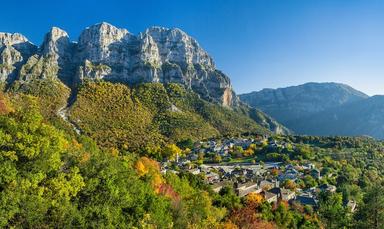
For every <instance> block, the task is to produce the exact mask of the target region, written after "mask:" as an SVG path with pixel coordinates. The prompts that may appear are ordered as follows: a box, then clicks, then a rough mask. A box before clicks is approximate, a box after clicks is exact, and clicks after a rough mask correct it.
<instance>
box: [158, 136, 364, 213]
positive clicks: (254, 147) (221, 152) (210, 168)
mask: <svg viewBox="0 0 384 229" xmlns="http://www.w3.org/2000/svg"><path fill="white" fill-rule="evenodd" d="M295 148H296V145H295V144H294V143H292V142H287V141H284V140H282V141H278V140H276V139H275V138H272V137H269V136H257V137H256V138H228V139H221V140H213V139H212V140H207V141H200V142H197V143H195V144H194V146H193V148H192V149H191V151H190V153H189V154H187V155H185V156H180V157H177V159H176V160H175V161H174V162H173V163H172V166H169V165H170V163H169V162H168V163H162V172H163V173H165V172H167V171H168V172H174V173H178V172H179V171H184V172H189V173H192V174H194V175H200V176H202V177H203V178H204V180H205V182H206V183H207V184H209V185H210V186H211V188H212V190H213V191H214V192H217V193H219V192H220V190H222V189H223V188H224V187H233V189H234V191H235V193H236V194H237V195H238V196H239V197H245V196H247V195H249V194H250V193H256V194H260V195H262V196H263V198H264V200H265V201H267V202H269V203H271V204H277V203H278V202H280V201H286V202H288V203H289V204H301V205H303V206H308V207H311V208H312V209H316V208H317V207H318V203H319V195H320V193H328V194H330V193H334V192H336V190H337V187H336V186H335V185H332V184H328V183H327V182H326V181H325V180H329V179H327V178H332V176H334V174H332V173H325V174H323V173H322V172H321V170H320V168H318V167H317V166H316V165H315V164H314V163H312V162H311V161H310V160H300V161H297V160H295V161H294V162H293V163H291V162H292V161H288V160H287V158H286V157H287V155H286V154H284V153H283V154H282V155H280V154H279V153H278V152H280V153H281V152H289V151H290V150H291V151H294V150H295ZM255 152H259V153H258V154H259V155H258V156H255ZM263 152H264V153H263ZM265 152H267V153H265ZM256 154H257V153H256ZM271 155H272V156H271ZM345 205H346V206H348V207H349V208H350V210H351V211H352V212H354V211H355V210H356V207H357V205H356V202H355V201H353V200H349V201H347V202H346V203H345Z"/></svg>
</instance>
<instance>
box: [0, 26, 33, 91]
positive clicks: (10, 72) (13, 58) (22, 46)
mask: <svg viewBox="0 0 384 229" xmlns="http://www.w3.org/2000/svg"><path fill="white" fill-rule="evenodd" d="M36 51H37V47H36V46H35V45H33V44H32V43H30V42H29V41H28V40H27V38H26V37H24V36H23V35H21V34H18V33H13V34H12V33H0V83H1V84H2V85H4V84H10V83H12V82H13V81H14V80H15V79H16V78H17V74H18V71H19V70H20V68H21V66H22V65H23V64H24V63H25V62H26V60H27V59H28V58H29V57H30V56H31V55H33V54H34V53H35V52H36Z"/></svg>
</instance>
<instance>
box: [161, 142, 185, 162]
mask: <svg viewBox="0 0 384 229" xmlns="http://www.w3.org/2000/svg"><path fill="white" fill-rule="evenodd" d="M182 152H183V151H182V150H181V149H180V148H179V147H177V145H175V144H168V145H166V146H165V147H164V148H163V156H164V157H166V158H168V159H169V160H176V157H177V155H179V156H180V155H181V154H182Z"/></svg>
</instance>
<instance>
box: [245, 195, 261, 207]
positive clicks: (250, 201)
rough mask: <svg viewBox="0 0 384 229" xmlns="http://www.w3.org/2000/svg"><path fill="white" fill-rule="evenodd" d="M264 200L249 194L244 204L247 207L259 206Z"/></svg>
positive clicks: (259, 196)
mask: <svg viewBox="0 0 384 229" xmlns="http://www.w3.org/2000/svg"><path fill="white" fill-rule="evenodd" d="M263 200H264V198H263V196H262V195H260V194H258V193H254V192H252V193H249V194H248V195H247V197H246V203H247V205H249V206H259V205H260V204H261V203H262V202H263Z"/></svg>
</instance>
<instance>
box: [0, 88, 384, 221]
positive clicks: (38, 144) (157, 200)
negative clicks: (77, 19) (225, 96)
mask: <svg viewBox="0 0 384 229" xmlns="http://www.w3.org/2000/svg"><path fill="white" fill-rule="evenodd" d="M52 85H54V86H55V84H47V85H45V84H44V83H41V82H37V83H36V84H31V85H30V86H29V87H26V86H23V85H20V87H19V88H17V90H18V91H22V92H23V93H15V92H12V90H11V91H10V93H6V94H1V97H0V114H1V115H0V170H1V172H0V227H5V228H322V227H325V228H382V227H383V225H384V210H383V209H384V186H383V183H382V180H383V179H382V177H383V175H384V174H383V173H384V170H383V166H384V154H383V150H384V145H383V143H382V142H380V141H376V140H373V139H370V138H351V137H311V136H273V138H275V139H284V140H285V141H287V142H290V143H292V144H293V143H294V144H297V145H298V147H297V148H296V149H295V150H293V149H290V148H289V147H288V148H286V149H284V150H275V151H268V150H266V149H265V148H254V149H252V150H253V151H252V153H251V154H252V155H254V157H255V159H256V160H261V159H265V158H267V159H268V160H273V159H274V158H278V160H285V161H288V162H290V163H295V162H297V161H301V160H309V161H313V162H314V163H317V164H320V165H321V167H322V168H323V170H324V171H322V172H323V173H324V174H336V175H335V176H329V179H326V180H325V181H324V182H326V183H329V184H333V185H336V186H337V192H336V193H333V194H323V195H322V197H321V199H320V203H319V207H318V209H313V208H311V207H308V206H302V205H290V204H288V203H286V202H284V201H281V202H279V203H277V204H276V205H272V204H270V203H268V202H266V201H265V200H264V199H263V197H262V196H260V195H259V194H251V195H248V196H246V197H238V196H237V195H236V194H235V192H234V190H233V188H232V187H225V188H224V189H222V190H221V191H220V192H219V193H216V192H213V191H212V188H211V187H210V186H209V185H207V184H206V182H205V181H204V179H205V177H204V174H199V175H193V174H191V173H187V172H182V171H180V172H179V173H177V174H176V173H166V174H163V173H161V170H160V165H159V163H158V161H163V160H164V159H168V160H174V159H175V157H176V156H177V155H182V154H188V152H189V150H190V149H188V148H187V147H184V146H183V144H182V143H183V142H186V139H189V141H191V142H193V141H196V140H198V139H203V138H208V137H217V138H218V137H219V135H218V133H226V134H227V135H240V134H241V133H240V130H243V128H245V127H246V126H247V121H248V120H247V119H246V118H244V117H243V116H241V117H242V119H239V117H234V116H235V115H236V114H235V113H234V112H232V111H230V110H225V108H219V107H218V106H214V105H211V104H209V103H204V101H203V100H200V99H199V98H198V97H193V95H190V94H187V93H186V91H185V90H184V89H183V88H180V87H179V86H178V85H174V84H170V85H166V86H164V85H161V84H144V85H140V86H138V87H135V88H129V87H127V86H125V85H120V84H110V83H106V82H99V83H90V84H86V85H85V86H84V87H83V88H81V89H80V90H79V93H78V95H77V100H76V102H75V103H74V105H73V107H72V108H71V114H70V115H71V116H70V117H71V118H72V119H73V120H81V122H79V126H80V128H81V129H82V131H83V134H81V135H76V134H75V133H74V132H73V130H72V129H71V127H70V126H69V125H68V124H67V123H65V122H63V120H61V119H60V118H59V117H58V116H57V114H56V112H54V111H56V110H57V109H58V108H59V107H61V106H62V105H63V103H65V99H63V97H62V96H61V95H62V94H63V93H64V94H65V93H67V95H69V91H68V90H67V89H66V88H60V85H56V87H58V88H59V89H57V88H56V89H54V90H48V89H49V88H52V87H53V86H52ZM38 88H40V90H37V89H38ZM41 89H44V90H41ZM14 90H15V91H16V89H14ZM56 90H57V91H59V92H60V93H53V92H52V91H56ZM36 91H40V92H41V93H40V94H38V95H37V94H34V93H33V92H36ZM42 92H44V93H42ZM160 98H161V100H160ZM172 105H174V106H175V107H176V108H177V109H181V110H183V111H185V112H183V113H178V112H177V110H176V108H174V109H173V110H172ZM175 111H176V112H175ZM215 113H218V114H216V115H214V116H212V114H215ZM105 116H109V117H112V118H111V119H110V120H114V122H113V123H109V122H106V121H105V120H103V119H102V117H105ZM220 117H223V118H222V119H221V118H220ZM232 118H235V119H236V120H243V122H237V123H236V124H234V123H231V121H230V120H231V119H232ZM131 119H133V120H131ZM185 119H187V120H189V122H185V121H180V120H185ZM239 128H241V129H239ZM252 128H255V129H259V130H263V128H261V127H259V126H254V127H252ZM253 130H254V129H251V130H250V131H248V132H251V131H253ZM261 133H263V132H261ZM248 134H252V133H248ZM309 182H316V181H313V180H304V181H303V185H304V186H303V187H305V185H306V184H307V183H309ZM287 186H288V187H289V184H287ZM350 198H352V199H354V200H356V201H357V203H358V208H357V209H358V210H357V211H356V212H354V213H352V212H350V211H349V210H348V208H347V207H345V206H344V203H343V202H344V200H346V199H350Z"/></svg>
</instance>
